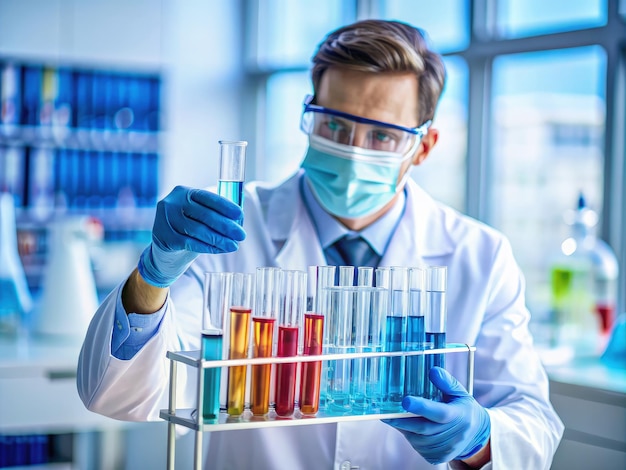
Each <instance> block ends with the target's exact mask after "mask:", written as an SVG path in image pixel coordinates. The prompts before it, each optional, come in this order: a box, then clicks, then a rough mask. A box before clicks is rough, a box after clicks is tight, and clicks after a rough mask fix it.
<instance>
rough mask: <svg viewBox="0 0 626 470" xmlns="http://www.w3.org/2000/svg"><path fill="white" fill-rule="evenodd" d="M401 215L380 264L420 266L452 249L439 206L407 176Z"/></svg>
mask: <svg viewBox="0 0 626 470" xmlns="http://www.w3.org/2000/svg"><path fill="white" fill-rule="evenodd" d="M406 190H407V198H406V206H405V208H404V214H403V216H402V219H401V220H400V222H399V223H398V226H397V227H396V230H395V232H394V234H393V236H392V237H391V241H390V243H389V246H388V248H387V251H386V252H385V255H384V256H383V258H382V260H381V262H380V265H381V266H420V265H422V264H432V263H433V261H434V259H435V258H438V257H442V256H445V255H448V254H450V253H452V252H453V251H454V244H453V243H452V240H451V238H450V234H449V232H448V230H447V229H446V226H445V214H444V212H443V211H442V209H441V207H440V206H439V205H438V204H437V203H436V202H435V201H434V200H433V199H432V198H431V197H430V196H429V195H428V194H426V193H425V192H424V190H423V189H421V188H420V187H419V186H418V185H417V183H415V182H414V181H413V180H412V179H409V180H408V181H407V184H406Z"/></svg>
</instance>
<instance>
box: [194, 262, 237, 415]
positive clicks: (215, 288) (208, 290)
mask: <svg viewBox="0 0 626 470" xmlns="http://www.w3.org/2000/svg"><path fill="white" fill-rule="evenodd" d="M230 283H231V274H230V273H206V274H205V275H204V306H203V307H204V308H203V311H202V332H201V334H202V344H201V356H202V359H203V360H205V361H219V360H221V359H224V357H225V354H224V349H225V348H224V346H225V345H224V321H225V318H226V316H227V313H226V310H227V308H228V305H227V301H226V299H228V297H229V296H230V285H231V284H230ZM222 373H223V372H222V368H221V367H211V368H205V369H204V370H203V371H202V375H203V378H202V390H203V392H202V395H201V396H202V398H203V399H202V417H203V418H204V419H216V418H218V417H219V414H220V391H221V384H222V382H224V381H223V380H222ZM224 373H225V370H224Z"/></svg>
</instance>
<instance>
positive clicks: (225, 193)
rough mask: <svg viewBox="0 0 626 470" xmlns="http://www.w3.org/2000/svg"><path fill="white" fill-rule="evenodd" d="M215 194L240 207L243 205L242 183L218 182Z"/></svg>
mask: <svg viewBox="0 0 626 470" xmlns="http://www.w3.org/2000/svg"><path fill="white" fill-rule="evenodd" d="M217 194H219V195H220V196H222V197H225V198H226V199H229V200H231V201H233V202H234V203H235V204H237V205H238V206H239V207H241V205H242V204H243V181H219V182H218V184H217Z"/></svg>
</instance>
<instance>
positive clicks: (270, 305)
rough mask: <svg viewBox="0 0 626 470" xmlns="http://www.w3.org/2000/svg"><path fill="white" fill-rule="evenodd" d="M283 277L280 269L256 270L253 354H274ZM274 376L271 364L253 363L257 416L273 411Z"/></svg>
mask: <svg viewBox="0 0 626 470" xmlns="http://www.w3.org/2000/svg"><path fill="white" fill-rule="evenodd" d="M281 279H282V273H281V270H280V268H273V267H259V268H257V270H256V289H255V292H256V295H255V298H256V300H255V308H254V314H253V315H252V357H271V356H272V352H273V346H274V324H275V323H276V317H277V316H278V311H279V300H280V291H279V289H280V287H281V282H280V281H281ZM271 375H272V365H271V364H261V365H254V366H252V371H251V381H250V382H251V385H250V411H252V414H254V415H255V416H263V415H265V414H267V413H268V412H269V406H270V390H271V388H270V380H271Z"/></svg>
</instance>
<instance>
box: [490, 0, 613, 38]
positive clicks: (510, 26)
mask: <svg viewBox="0 0 626 470" xmlns="http://www.w3.org/2000/svg"><path fill="white" fill-rule="evenodd" d="M496 12H497V14H496V17H497V29H498V33H499V34H500V35H502V36H506V37H523V36H532V35H536V34H545V33H554V32H558V31H570V30H574V29H583V28H589V27H593V26H600V25H603V24H606V21H607V0H568V1H566V2H564V1H563V0H497V3H496Z"/></svg>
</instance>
